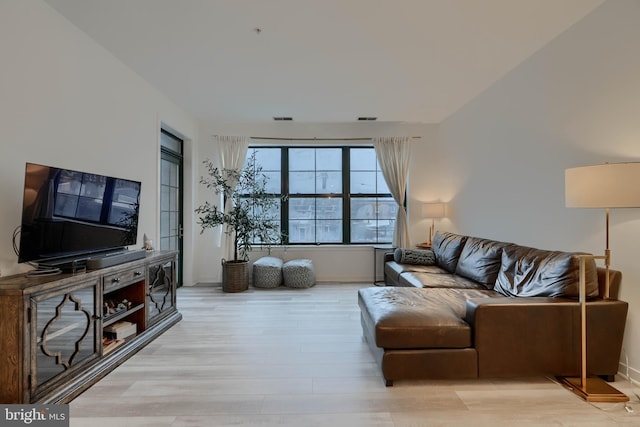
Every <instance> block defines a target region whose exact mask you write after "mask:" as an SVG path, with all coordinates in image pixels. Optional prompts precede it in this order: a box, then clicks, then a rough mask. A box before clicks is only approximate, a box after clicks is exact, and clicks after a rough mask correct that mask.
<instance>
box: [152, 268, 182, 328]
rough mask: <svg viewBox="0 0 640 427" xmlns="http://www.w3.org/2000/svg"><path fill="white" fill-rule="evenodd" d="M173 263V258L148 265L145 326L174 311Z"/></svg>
mask: <svg viewBox="0 0 640 427" xmlns="http://www.w3.org/2000/svg"><path fill="white" fill-rule="evenodd" d="M175 265H176V264H175V261H174V259H173V258H171V259H169V260H166V261H162V262H160V263H158V264H154V265H150V266H149V269H148V271H147V280H148V284H147V315H148V318H147V324H148V325H151V324H153V323H155V322H157V321H159V320H160V319H161V318H162V317H164V315H165V314H168V313H170V312H172V311H174V310H175V305H176V296H175V287H174V286H173V282H174V280H175Z"/></svg>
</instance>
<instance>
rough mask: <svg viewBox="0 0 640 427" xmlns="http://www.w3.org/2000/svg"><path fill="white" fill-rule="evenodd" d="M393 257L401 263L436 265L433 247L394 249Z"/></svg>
mask: <svg viewBox="0 0 640 427" xmlns="http://www.w3.org/2000/svg"><path fill="white" fill-rule="evenodd" d="M393 259H394V261H395V262H399V263H401V264H416V265H436V257H435V255H434V254H433V251H432V250H431V249H401V248H397V249H396V250H395V251H393Z"/></svg>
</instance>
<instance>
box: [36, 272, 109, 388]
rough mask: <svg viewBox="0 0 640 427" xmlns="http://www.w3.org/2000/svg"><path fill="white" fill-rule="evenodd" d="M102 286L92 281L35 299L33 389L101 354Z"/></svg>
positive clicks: (45, 384)
mask: <svg viewBox="0 0 640 427" xmlns="http://www.w3.org/2000/svg"><path fill="white" fill-rule="evenodd" d="M98 289H99V282H98V281H97V280H92V281H88V282H84V283H81V284H78V285H76V286H73V287H70V288H67V289H65V290H63V291H56V292H55V293H47V294H41V295H38V296H35V297H33V298H32V299H31V307H30V310H31V331H32V332H31V337H32V338H31V340H32V345H31V349H32V353H31V363H32V366H34V367H35V375H32V378H31V390H32V392H34V393H38V390H39V389H40V388H41V387H43V386H45V387H46V386H47V385H48V383H49V382H52V383H53V382H54V381H52V380H54V379H56V378H57V377H58V376H59V375H60V374H63V373H65V372H68V371H73V370H75V369H76V368H77V367H78V366H82V365H83V364H84V363H85V362H88V361H89V360H92V359H94V358H97V357H98V350H99V338H100V336H101V334H98V324H97V323H98V322H96V307H97V298H98V295H99V293H98Z"/></svg>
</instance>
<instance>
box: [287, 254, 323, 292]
mask: <svg viewBox="0 0 640 427" xmlns="http://www.w3.org/2000/svg"><path fill="white" fill-rule="evenodd" d="M282 276H283V277H284V285H285V286H287V287H289V288H310V287H311V286H313V285H315V284H316V272H315V270H314V269H313V262H311V260H310V259H294V260H291V261H287V262H285V263H284V265H283V266H282Z"/></svg>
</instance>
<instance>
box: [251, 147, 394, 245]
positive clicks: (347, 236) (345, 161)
mask: <svg viewBox="0 0 640 427" xmlns="http://www.w3.org/2000/svg"><path fill="white" fill-rule="evenodd" d="M260 149H279V150H280V174H281V175H280V180H281V188H280V190H281V192H282V193H281V194H275V193H272V195H273V197H278V198H281V206H280V226H281V229H282V230H283V231H284V232H285V233H284V241H283V243H282V244H283V245H287V246H304V245H315V246H323V245H324V246H326V245H357V246H366V245H380V244H390V243H391V242H392V239H393V233H391V236H389V238H388V239H384V240H381V239H380V238H379V236H380V232H379V226H378V224H376V228H375V229H376V239H374V240H373V241H356V242H352V241H351V200H352V199H357V198H363V199H366V198H369V199H372V198H373V199H389V200H391V201H393V196H392V195H391V193H351V172H352V171H351V154H353V152H352V150H358V149H368V150H374V148H373V147H372V146H367V145H250V146H249V150H248V152H247V158H248V156H250V155H251V152H252V150H258V151H259V150H260ZM292 149H340V150H341V152H342V153H341V154H342V156H341V158H342V167H341V178H342V192H340V193H294V194H290V193H289V187H290V186H289V151H290V150H292ZM376 159H377V157H376ZM376 171H379V163H378V164H377V165H376ZM283 195H284V196H285V197H282V196H283ZM336 197H339V198H340V199H341V200H342V220H341V222H342V240H341V241H335V242H317V241H315V240H317V235H318V233H317V231H316V232H315V233H314V236H316V239H314V241H311V240H309V241H304V242H293V243H292V242H290V240H289V235H288V233H289V221H290V218H289V203H290V199H291V198H294V199H296V198H313V199H320V198H336ZM394 203H395V202H394ZM313 219H314V221H316V222H317V221H318V218H317V212H316V213H315V214H314V218H313ZM378 220H379V219H378V218H377V216H376V218H375V221H376V222H377V221H378ZM394 220H395V218H394ZM314 229H315V227H314ZM256 244H259V243H256Z"/></svg>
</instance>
